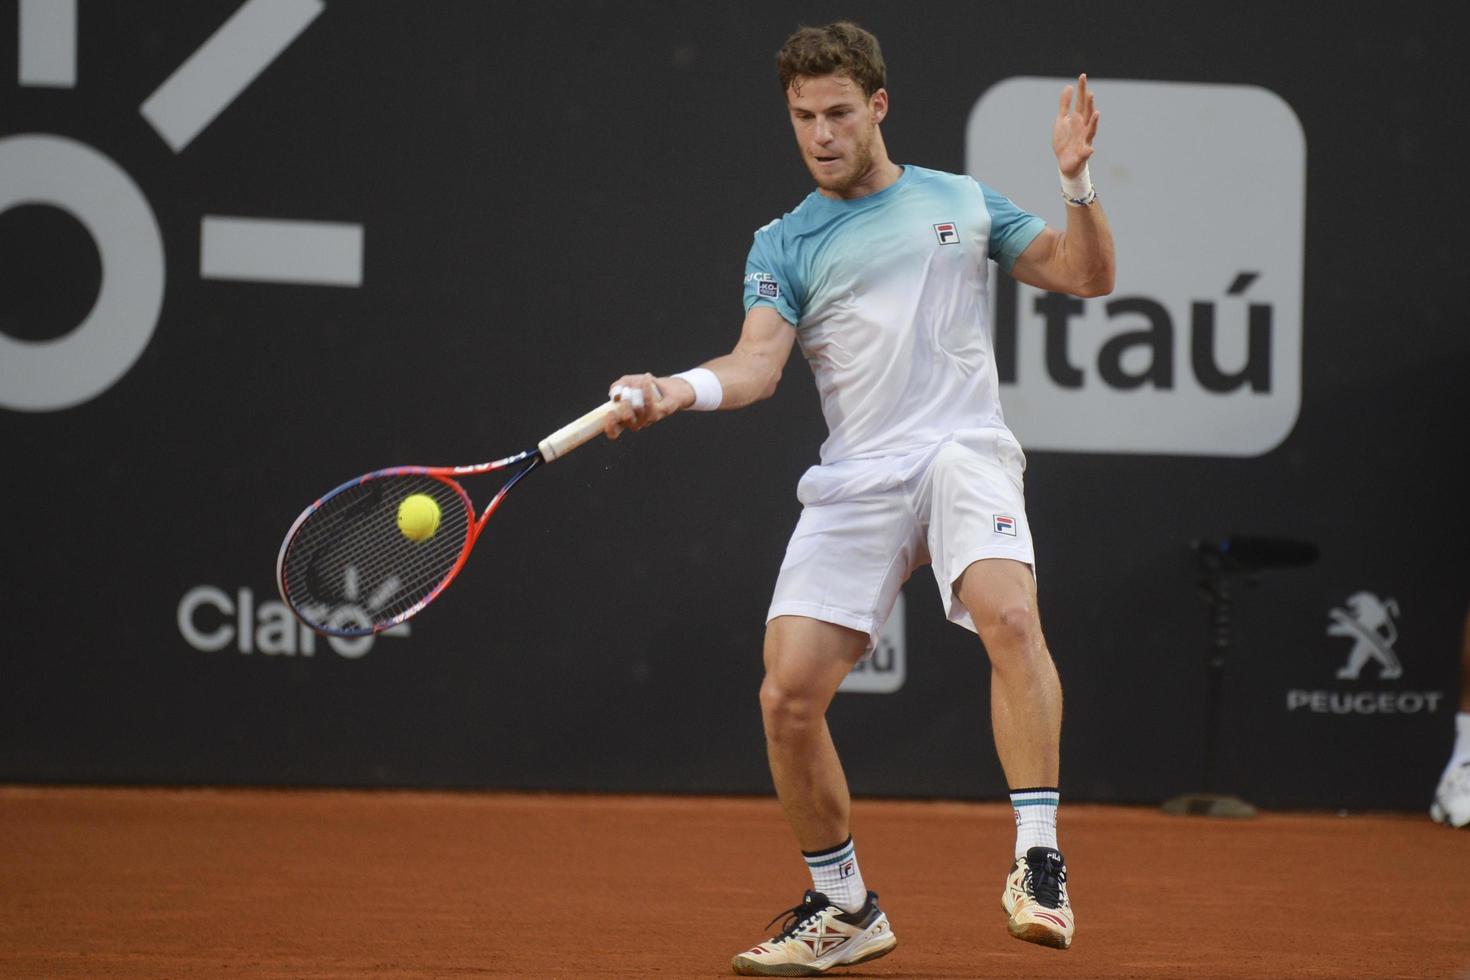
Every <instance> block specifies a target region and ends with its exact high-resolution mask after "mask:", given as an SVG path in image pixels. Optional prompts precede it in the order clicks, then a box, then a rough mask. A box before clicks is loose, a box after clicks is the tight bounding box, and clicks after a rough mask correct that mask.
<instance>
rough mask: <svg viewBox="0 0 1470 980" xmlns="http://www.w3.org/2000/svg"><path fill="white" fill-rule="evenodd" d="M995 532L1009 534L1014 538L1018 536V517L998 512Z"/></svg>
mask: <svg viewBox="0 0 1470 980" xmlns="http://www.w3.org/2000/svg"><path fill="white" fill-rule="evenodd" d="M995 533H996V534H1009V535H1010V536H1011V537H1013V538H1014V537H1015V536H1016V519H1015V518H1014V517H1007V516H1006V515H1005V514H996V515H995Z"/></svg>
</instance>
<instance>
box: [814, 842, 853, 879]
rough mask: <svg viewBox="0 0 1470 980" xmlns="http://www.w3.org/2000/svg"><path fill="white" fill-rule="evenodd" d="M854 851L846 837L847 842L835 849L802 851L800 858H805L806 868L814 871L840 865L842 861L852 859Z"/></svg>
mask: <svg viewBox="0 0 1470 980" xmlns="http://www.w3.org/2000/svg"><path fill="white" fill-rule="evenodd" d="M854 850H855V848H854V847H853V845H852V838H851V837H848V838H847V840H845V841H843V842H842V843H841V844H838V845H837V846H836V847H829V848H827V849H826V850H825V851H802V852H801V856H802V857H804V858H806V866H807V867H808V868H811V869H812V870H813V871H815V870H817V869H818V868H827V867H831V866H832V865H834V864H841V863H842V862H843V861H846V860H847V859H848V858H850V857H852V855H853V851H854Z"/></svg>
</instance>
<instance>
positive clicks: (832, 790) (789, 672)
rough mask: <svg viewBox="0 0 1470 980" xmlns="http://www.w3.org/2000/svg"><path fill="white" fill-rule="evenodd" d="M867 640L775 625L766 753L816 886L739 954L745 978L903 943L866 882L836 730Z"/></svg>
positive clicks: (863, 956) (769, 647) (862, 956)
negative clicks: (836, 702)
mask: <svg viewBox="0 0 1470 980" xmlns="http://www.w3.org/2000/svg"><path fill="white" fill-rule="evenodd" d="M867 642H868V636H867V634H866V633H862V632H859V631H858V630H852V629H848V628H847V627H845V626H837V625H835V624H833V623H826V622H822V621H820V620H815V619H808V618H806V617H804V616H777V617H775V618H773V619H772V620H771V621H770V622H769V623H768V624H767V625H766V649H765V660H766V677H765V680H764V681H763V682H762V684H761V694H760V700H761V717H762V719H763V720H764V722H765V728H766V755H767V758H768V759H769V760H770V763H771V779H772V781H773V782H774V783H775V784H776V796H777V797H778V798H779V799H780V801H781V808H782V809H783V810H784V811H785V812H786V821H787V823H789V824H790V825H791V831H792V833H794V834H795V835H796V840H797V843H798V845H799V846H800V847H801V850H802V854H803V855H804V856H805V857H806V860H807V866H808V867H809V868H810V870H811V874H812V891H811V892H808V893H807V896H806V897H805V898H804V899H803V900H802V903H801V904H800V905H798V906H797V907H795V908H794V909H792V910H791V912H790V914H789V915H788V917H787V923H786V925H785V926H784V927H783V929H782V931H781V932H780V933H779V934H778V935H776V936H774V937H772V938H771V939H769V940H767V941H766V942H763V943H761V944H759V945H757V946H755V947H754V948H752V949H750V950H747V951H746V952H743V953H739V954H737V955H736V956H735V958H734V959H733V960H731V963H730V965H731V967H732V968H733V969H734V970H735V972H736V973H738V974H740V975H742V976H794V975H810V974H812V973H822V972H825V971H826V970H827V969H828V968H829V967H833V966H850V965H852V964H854V963H862V962H865V961H867V960H871V959H876V958H877V957H879V956H883V955H884V954H886V953H888V952H890V951H891V950H892V949H893V947H894V945H895V944H896V942H897V940H896V939H895V938H894V936H893V930H892V929H891V928H890V927H889V925H888V917H887V916H886V915H884V914H883V912H882V911H881V910H880V909H879V908H878V903H877V896H876V895H873V894H872V893H870V892H868V891H867V890H866V888H865V886H864V885H863V884H862V873H861V872H860V871H859V870H858V866H857V855H856V851H855V849H854V848H853V843H852V838H851V834H850V830H849V826H848V817H849V813H850V811H851V797H850V796H849V795H848V789H847V776H846V774H845V773H843V771H842V762H841V761H840V760H839V759H838V758H837V749H836V747H835V746H833V744H832V733H831V732H830V731H829V730H828V729H827V707H828V705H830V704H831V703H832V698H833V696H834V695H835V694H836V693H837V687H838V685H839V684H841V683H842V679H843V678H844V677H846V676H847V673H848V671H850V670H851V669H852V665H853V664H855V663H857V661H858V659H859V658H860V657H861V656H862V655H863V651H864V649H866V647H867ZM813 894H820V895H822V896H824V897H823V898H822V899H820V900H818V899H814V898H813V897H812V896H813Z"/></svg>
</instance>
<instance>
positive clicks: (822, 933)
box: [730, 891, 898, 977]
mask: <svg viewBox="0 0 1470 980" xmlns="http://www.w3.org/2000/svg"><path fill="white" fill-rule="evenodd" d="M782 918H784V919H785V920H786V921H785V922H784V923H782V925H781V931H780V932H778V933H777V934H776V935H775V936H772V937H771V938H770V939H767V940H766V941H765V942H763V943H761V944H760V945H759V946H755V947H753V948H751V949H748V950H746V951H745V952H743V953H739V954H736V956H735V958H734V959H732V960H731V961H730V968H731V969H732V970H734V971H735V973H736V974H738V975H739V976H742V977H815V976H819V975H821V974H823V973H826V972H827V971H828V970H830V969H831V968H832V967H834V966H852V965H853V964H854V963H865V962H867V961H868V960H875V959H877V958H878V957H880V956H884V955H886V954H888V953H891V952H893V947H894V946H897V945H898V937H896V936H895V935H894V934H893V929H892V928H891V927H890V926H889V925H888V916H887V915H885V914H884V913H883V910H882V909H880V908H878V895H877V893H876V892H868V900H867V901H866V902H865V903H863V907H862V908H860V909H858V910H857V911H856V912H844V911H843V910H842V909H840V908H838V907H837V906H836V905H833V904H832V903H831V902H829V901H828V900H827V896H826V895H823V894H822V893H821V892H814V891H808V892H807V893H806V894H805V895H803V896H802V899H801V904H800V905H797V906H796V907H795V908H791V909H788V910H786V911H785V912H782V913H781V914H780V915H778V916H776V918H775V919H772V920H771V921H770V922H769V923H767V925H774V924H775V923H776V921H777V919H782Z"/></svg>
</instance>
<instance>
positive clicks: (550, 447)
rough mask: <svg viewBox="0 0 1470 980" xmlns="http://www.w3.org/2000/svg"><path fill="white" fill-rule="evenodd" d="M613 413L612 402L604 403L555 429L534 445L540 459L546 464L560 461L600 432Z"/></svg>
mask: <svg viewBox="0 0 1470 980" xmlns="http://www.w3.org/2000/svg"><path fill="white" fill-rule="evenodd" d="M615 411H617V409H615V408H614V407H613V403H612V402H604V403H603V404H601V405H598V406H597V407H596V408H594V409H593V410H592V411H590V412H588V413H587V414H586V415H584V416H582V417H581V418H579V419H577V420H576V421H575V422H569V423H568V424H566V425H564V426H562V427H561V428H560V429H557V430H556V431H555V432H553V433H552V434H551V435H549V436H547V437H546V438H545V439H542V440H541V441H540V442H539V443H537V444H536V448H537V449H539V450H540V451H541V458H542V459H544V460H545V461H546V462H548V463H549V462H551V461H552V460H555V459H560V458H561V457H563V456H565V455H566V454H567V453H569V452H571V451H572V450H573V449H576V448H577V447H578V446H580V445H582V443H584V442H587V441H588V440H590V439H592V438H593V437H594V436H596V435H598V434H599V433H601V432H602V426H603V423H604V422H606V421H607V417H608V416H609V415H612V414H613V413H614V412H615Z"/></svg>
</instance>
